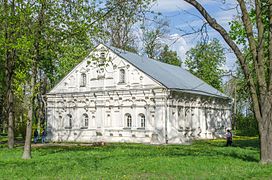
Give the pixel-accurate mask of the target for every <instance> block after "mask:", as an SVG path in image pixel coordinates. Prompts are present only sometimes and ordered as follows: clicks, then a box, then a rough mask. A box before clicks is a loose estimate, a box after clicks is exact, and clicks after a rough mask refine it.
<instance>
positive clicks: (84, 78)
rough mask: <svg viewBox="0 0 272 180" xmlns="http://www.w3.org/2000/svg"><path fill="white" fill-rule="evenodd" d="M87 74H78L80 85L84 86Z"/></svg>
mask: <svg viewBox="0 0 272 180" xmlns="http://www.w3.org/2000/svg"><path fill="white" fill-rule="evenodd" d="M86 82H87V76H86V74H85V73H81V75H80V87H86Z"/></svg>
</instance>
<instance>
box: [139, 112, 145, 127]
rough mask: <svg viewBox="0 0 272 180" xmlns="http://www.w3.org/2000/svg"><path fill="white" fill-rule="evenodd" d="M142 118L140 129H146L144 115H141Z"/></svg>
mask: <svg viewBox="0 0 272 180" xmlns="http://www.w3.org/2000/svg"><path fill="white" fill-rule="evenodd" d="M139 116H140V128H145V127H146V119H145V115H144V114H139Z"/></svg>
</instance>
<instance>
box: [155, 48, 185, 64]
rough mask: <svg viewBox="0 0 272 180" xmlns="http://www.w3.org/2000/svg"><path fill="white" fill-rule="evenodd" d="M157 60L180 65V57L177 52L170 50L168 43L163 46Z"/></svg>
mask: <svg viewBox="0 0 272 180" xmlns="http://www.w3.org/2000/svg"><path fill="white" fill-rule="evenodd" d="M159 61H161V62H164V63H167V64H172V65H175V66H180V65H181V62H180V59H179V57H178V55H177V52H176V51H172V50H170V49H169V46H168V45H165V46H164V48H163V50H162V52H161V54H160V56H159Z"/></svg>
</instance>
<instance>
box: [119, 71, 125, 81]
mask: <svg viewBox="0 0 272 180" xmlns="http://www.w3.org/2000/svg"><path fill="white" fill-rule="evenodd" d="M125 78H126V72H125V70H124V69H120V79H119V83H125Z"/></svg>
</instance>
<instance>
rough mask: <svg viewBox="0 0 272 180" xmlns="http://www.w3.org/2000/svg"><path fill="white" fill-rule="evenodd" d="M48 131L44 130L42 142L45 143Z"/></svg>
mask: <svg viewBox="0 0 272 180" xmlns="http://www.w3.org/2000/svg"><path fill="white" fill-rule="evenodd" d="M45 137H46V131H45V130H43V131H42V143H45Z"/></svg>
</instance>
